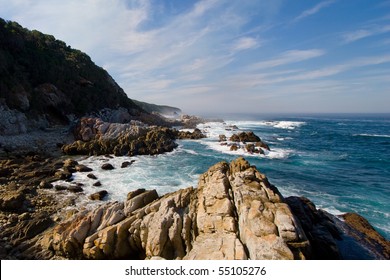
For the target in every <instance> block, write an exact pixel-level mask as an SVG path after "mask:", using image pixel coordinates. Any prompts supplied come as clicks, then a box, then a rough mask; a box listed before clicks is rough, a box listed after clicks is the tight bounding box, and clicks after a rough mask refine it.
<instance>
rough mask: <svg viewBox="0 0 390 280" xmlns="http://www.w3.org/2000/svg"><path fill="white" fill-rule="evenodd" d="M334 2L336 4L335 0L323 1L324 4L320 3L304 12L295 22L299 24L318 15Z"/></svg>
mask: <svg viewBox="0 0 390 280" xmlns="http://www.w3.org/2000/svg"><path fill="white" fill-rule="evenodd" d="M334 2H335V0H329V1H322V2H320V3H318V4H317V5H315V6H314V7H313V8H310V9H308V10H305V11H303V12H302V13H301V14H300V15H299V16H297V17H296V18H295V19H294V20H293V22H298V21H300V20H302V19H304V18H306V17H309V16H312V15H314V14H316V13H318V12H319V11H320V10H322V9H323V8H326V7H328V6H330V5H331V4H333V3H334Z"/></svg>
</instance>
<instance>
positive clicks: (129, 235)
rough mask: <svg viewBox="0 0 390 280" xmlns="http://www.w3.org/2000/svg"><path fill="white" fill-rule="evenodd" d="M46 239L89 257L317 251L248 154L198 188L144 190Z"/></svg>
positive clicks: (295, 255)
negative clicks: (168, 191) (159, 193)
mask: <svg viewBox="0 0 390 280" xmlns="http://www.w3.org/2000/svg"><path fill="white" fill-rule="evenodd" d="M42 242H43V244H45V245H46V246H47V247H48V248H49V249H50V250H53V251H54V253H55V254H57V255H60V256H64V257H67V258H89V259H116V258H136V259H139V258H140V259H143V258H152V257H162V258H166V259H305V258H307V257H310V249H311V247H310V243H309V241H308V239H307V238H306V236H305V233H304V231H303V229H302V228H301V226H300V224H299V222H298V221H297V220H296V218H295V217H294V215H293V214H292V213H291V211H290V209H289V207H288V206H287V204H286V203H284V202H283V198H282V196H281V195H280V194H279V192H278V191H277V189H276V188H274V187H273V186H272V185H270V184H269V183H268V181H267V179H266V178H265V176H264V175H262V174H260V173H259V172H258V171H257V170H256V169H255V168H254V167H251V166H249V163H248V162H247V161H245V160H244V159H242V158H240V159H238V160H236V161H233V162H232V163H231V164H230V165H229V164H228V163H226V162H221V163H218V164H216V165H215V166H213V167H211V168H210V169H209V170H208V171H207V172H206V173H205V174H203V175H202V176H201V178H200V180H199V185H198V188H197V189H193V188H187V189H183V190H179V191H177V192H175V193H171V194H168V195H165V196H163V197H161V198H159V197H158V196H157V193H156V192H155V191H145V190H138V191H136V192H133V193H130V194H129V196H128V199H127V201H125V202H124V203H120V202H114V203H109V204H105V205H102V206H101V207H99V208H97V209H95V210H94V211H91V212H82V213H80V214H79V215H77V216H76V217H74V218H72V219H71V220H69V221H67V222H65V223H62V224H60V225H58V226H56V227H55V228H54V229H53V231H52V232H51V233H50V234H47V235H46V237H45V238H44V239H43V241H42Z"/></svg>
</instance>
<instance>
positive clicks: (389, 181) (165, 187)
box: [75, 115, 390, 239]
mask: <svg viewBox="0 0 390 280" xmlns="http://www.w3.org/2000/svg"><path fill="white" fill-rule="evenodd" d="M233 125H236V126H237V127H238V129H239V130H234V129H233V127H232V126H233ZM199 127H200V129H202V130H204V131H205V133H207V134H208V136H209V138H207V139H202V140H200V141H190V140H183V141H179V148H178V149H176V150H175V151H174V152H172V153H168V154H165V155H159V156H139V157H136V158H135V159H136V162H135V163H134V164H133V165H132V166H130V167H129V168H125V169H121V168H117V169H115V170H114V171H112V172H104V171H103V172H102V171H98V170H99V165H100V164H101V162H103V161H110V162H111V163H112V164H114V166H118V167H119V166H120V163H121V162H122V161H124V160H128V159H127V158H126V157H121V158H113V159H108V158H105V157H89V158H87V159H85V160H83V161H84V163H86V164H87V165H89V166H91V167H93V168H94V169H95V170H96V172H100V173H98V177H99V179H100V181H101V182H102V183H103V186H104V187H105V189H107V190H108V191H109V193H110V195H109V197H108V199H117V200H123V199H125V197H126V194H127V192H128V191H130V190H133V189H137V188H147V189H148V188H155V189H157V190H158V192H159V193H160V194H163V193H167V192H171V191H174V190H176V189H179V188H184V187H187V186H196V184H197V181H198V177H199V175H200V174H201V173H203V172H205V171H206V170H207V169H208V168H209V167H210V166H212V165H213V164H215V163H217V162H219V161H221V160H226V161H231V160H233V159H234V158H236V157H237V156H240V155H242V156H244V157H245V158H246V159H247V160H248V161H249V162H250V163H251V164H252V165H255V166H256V167H257V168H258V169H259V170H260V171H261V172H262V173H264V174H265V175H267V177H268V178H269V180H270V182H271V183H273V184H274V185H275V186H276V187H277V188H278V189H279V190H280V191H281V193H282V194H283V195H284V196H285V197H287V196H290V195H297V196H306V197H308V198H309V199H311V200H312V201H313V202H314V203H315V204H316V206H317V207H318V208H322V209H325V210H327V211H329V212H331V213H333V214H340V213H344V212H357V213H359V214H361V215H362V216H364V217H365V218H367V219H368V220H369V222H370V223H371V224H372V225H373V226H374V227H375V228H376V229H377V230H378V231H379V232H380V233H381V234H383V235H384V236H385V237H386V238H388V239H390V220H389V216H390V203H389V202H390V115H324V116H320V115H312V116H310V115H304V116H283V117H280V116H262V115H250V116H243V115H241V116H230V120H228V119H227V118H226V121H225V123H207V124H203V125H200V126H199ZM232 129H233V130H232ZM249 130H250V131H253V132H254V133H255V134H256V135H258V136H259V137H260V138H261V139H262V140H263V141H265V142H266V143H268V144H269V145H270V148H271V152H269V153H267V154H266V155H261V156H260V155H251V154H249V153H247V152H245V151H244V150H239V151H237V152H231V151H230V150H229V147H227V146H221V145H220V142H219V141H218V135H219V134H225V135H226V136H229V135H231V134H232V133H237V132H239V131H249ZM133 159H134V158H133ZM84 176H85V175H83V174H77V175H76V177H75V180H76V181H77V180H80V181H83V182H84V183H85V182H90V181H88V178H86V177H84ZM92 183H93V182H91V184H92ZM93 190H94V189H93V187H91V188H90V189H88V184H87V187H86V192H93Z"/></svg>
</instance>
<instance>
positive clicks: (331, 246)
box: [286, 197, 341, 260]
mask: <svg viewBox="0 0 390 280" xmlns="http://www.w3.org/2000/svg"><path fill="white" fill-rule="evenodd" d="M286 202H287V203H288V205H289V206H290V208H291V210H292V211H293V213H294V215H295V216H296V217H297V218H298V219H299V221H300V223H301V225H302V228H303V230H304V231H305V233H306V236H307V237H308V239H309V241H310V244H311V247H312V254H311V258H313V259H331V260H334V259H340V258H341V255H340V251H339V248H338V246H337V240H340V239H341V236H340V234H341V233H340V232H339V230H338V229H337V227H336V226H335V224H334V223H333V222H332V221H331V220H330V219H329V218H328V216H327V215H326V214H325V212H323V211H321V210H317V209H316V207H315V205H314V204H313V203H312V202H311V201H310V200H308V199H307V198H305V197H288V198H286Z"/></svg>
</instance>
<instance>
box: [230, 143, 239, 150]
mask: <svg viewBox="0 0 390 280" xmlns="http://www.w3.org/2000/svg"><path fill="white" fill-rule="evenodd" d="M237 150H238V146H237V145H236V144H233V145H231V146H230V151H237Z"/></svg>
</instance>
